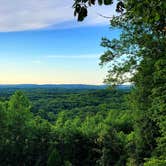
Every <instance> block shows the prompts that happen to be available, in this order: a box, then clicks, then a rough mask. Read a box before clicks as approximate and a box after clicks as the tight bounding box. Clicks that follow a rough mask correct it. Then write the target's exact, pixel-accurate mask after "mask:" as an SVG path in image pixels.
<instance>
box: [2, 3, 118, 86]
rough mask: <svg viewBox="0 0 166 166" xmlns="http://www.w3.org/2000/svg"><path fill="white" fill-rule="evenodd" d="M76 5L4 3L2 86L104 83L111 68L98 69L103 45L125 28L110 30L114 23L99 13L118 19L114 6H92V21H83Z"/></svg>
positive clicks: (90, 15) (90, 18)
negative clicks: (76, 16) (77, 16)
mask: <svg viewBox="0 0 166 166" xmlns="http://www.w3.org/2000/svg"><path fill="white" fill-rule="evenodd" d="M14 2H15V3H14ZM37 2H38V3H37ZM71 2H72V1H71V0H64V1H55V0H48V1H47V2H46V1H40V5H37V4H39V0H36V1H35V2H34V1H32V0H29V1H28V2H26V1H22V2H20V1H19V0H13V1H12V3H11V1H10V2H9V0H5V1H3V2H2V5H1V7H0V18H1V21H0V84H13V83H14V84H15V83H18V84H19V83H36V84H60V83H65V84H66V83H74V84H76V83H83V84H101V83H102V81H103V79H104V77H105V75H106V70H107V69H106V68H105V69H101V67H100V66H99V65H98V63H99V57H100V55H101V54H102V53H103V52H104V49H103V48H102V47H101V46H100V41H101V38H102V37H108V38H117V37H118V36H119V30H113V31H110V30H109V22H108V20H106V19H104V18H101V17H100V16H98V13H97V12H96V11H98V12H100V13H102V14H105V15H108V14H109V15H113V13H111V12H110V11H113V10H112V8H113V6H112V7H109V8H108V7H103V8H98V7H95V8H92V9H90V13H89V17H88V18H87V19H86V20H85V21H84V22H83V23H78V22H76V20H75V19H74V17H73V11H72V8H71V4H72V3H71ZM12 5H13V6H12ZM110 9H111V10H110ZM64 11H65V12H64ZM5 13H6V15H5Z"/></svg>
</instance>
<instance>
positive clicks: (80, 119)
mask: <svg viewBox="0 0 166 166" xmlns="http://www.w3.org/2000/svg"><path fill="white" fill-rule="evenodd" d="M110 93H115V92H113V91H112V92H111V91H110ZM116 93H117V92H116ZM123 93H124V94H125V92H123ZM91 95H92V94H91ZM96 95H97V96H100V97H101V96H102V97H105V96H107V95H108V92H107V91H103V92H102V91H100V93H99V94H98V92H97V94H96V92H95V93H93V95H92V96H93V97H97V96H96ZM92 96H91V97H92ZM118 97H120V96H119V95H117V96H116V98H115V97H114V101H115V102H116V100H115V99H117V100H118V101H119V99H118ZM73 100H75V98H73ZM81 100H82V102H83V98H82V99H81ZM85 100H86V98H85ZM90 102H92V103H93V100H90ZM29 103H30V102H29V101H28V99H27V98H26V97H25V95H24V94H23V93H21V92H16V93H15V94H14V95H13V96H12V97H11V98H10V100H9V101H5V102H1V103H0V115H1V116H0V118H1V121H0V124H1V125H0V130H1V135H0V144H1V146H0V153H1V154H2V155H1V156H0V163H1V165H2V166H3V165H4V166H5V165H13V166H15V165H41V166H42V165H43V166H44V165H66V166H71V165H75V166H84V165H87V166H88V165H89V166H90V165H103V164H104V165H105V164H106V165H110V164H113V165H123V164H124V163H125V162H126V157H125V156H126V154H127V151H126V148H125V140H127V137H128V134H130V133H131V132H133V130H132V127H127V128H125V127H122V126H123V125H124V124H125V123H126V124H128V125H129V124H130V125H131V126H132V125H133V124H132V121H130V119H131V117H126V116H127V115H128V116H130V115H132V113H131V112H130V111H128V110H107V111H104V110H103V111H102V110H100V111H98V112H96V111H94V110H90V111H93V112H96V113H94V114H86V112H85V113H84V114H85V115H84V116H83V112H82V114H76V115H75V116H74V114H75V112H73V113H72V111H73V110H70V113H69V111H68V112H67V111H60V112H59V113H58V114H57V115H54V116H56V118H55V120H54V122H53V121H52V120H51V121H50V122H51V123H50V122H49V121H47V120H45V119H43V118H41V117H40V116H39V115H37V114H36V115H34V114H32V113H31V112H30V109H31V105H30V104H29ZM101 108H105V107H101ZM93 109H95V107H94V108H93ZM42 113H44V110H43V111H42ZM50 116H51V115H50ZM116 117H117V118H119V120H117V121H116V120H115V119H116ZM127 130H128V131H127Z"/></svg>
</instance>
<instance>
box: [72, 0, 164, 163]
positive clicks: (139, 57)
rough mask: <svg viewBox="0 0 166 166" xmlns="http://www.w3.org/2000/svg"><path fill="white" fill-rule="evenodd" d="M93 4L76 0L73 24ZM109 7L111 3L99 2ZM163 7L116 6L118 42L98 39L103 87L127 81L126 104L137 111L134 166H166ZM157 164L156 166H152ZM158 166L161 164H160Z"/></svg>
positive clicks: (149, 1) (155, 2) (130, 1)
mask: <svg viewBox="0 0 166 166" xmlns="http://www.w3.org/2000/svg"><path fill="white" fill-rule="evenodd" d="M96 2H97V1H95V0H94V1H90V0H85V1H84V0H78V1H77V0H76V1H75V3H74V8H75V15H78V21H83V19H84V18H85V17H86V16H87V13H88V12H87V6H92V5H95V3H96ZM98 4H100V5H101V4H105V5H107V4H112V1H111V0H110V1H109V0H108V1H98ZM165 9H166V2H165V1H163V0H146V1H145V0H123V1H118V3H117V9H116V11H117V12H120V13H121V14H120V15H119V16H116V17H113V18H112V19H111V20H110V22H111V27H112V28H119V29H121V31H122V33H121V34H120V38H119V39H113V40H111V41H110V40H109V39H107V38H103V39H102V43H101V45H102V46H103V47H105V48H106V52H105V53H104V54H103V55H102V56H101V58H100V60H101V65H105V64H107V63H108V64H111V65H110V66H111V67H110V69H109V71H108V75H107V78H106V79H105V82H106V83H108V84H111V85H113V84H121V83H124V82H132V83H134V85H135V87H134V90H133V92H132V94H131V100H130V102H131V105H132V106H133V108H134V110H135V111H136V116H135V120H136V125H135V140H136V150H135V154H136V155H135V160H136V164H137V165H139V164H141V163H144V162H145V159H146V158H151V159H146V160H148V161H147V163H146V164H145V165H154V164H159V165H164V164H166V144H165V142H166V127H165V126H166V104H165V103H166V96H165V94H166V47H165V46H166V10H165ZM155 162H156V163H155ZM160 163H161V164H160Z"/></svg>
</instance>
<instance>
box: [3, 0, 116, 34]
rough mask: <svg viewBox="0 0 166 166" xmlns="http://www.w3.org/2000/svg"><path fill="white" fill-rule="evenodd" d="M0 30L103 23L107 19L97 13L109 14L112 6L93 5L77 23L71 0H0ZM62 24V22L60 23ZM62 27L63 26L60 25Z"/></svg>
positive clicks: (112, 10)
mask: <svg viewBox="0 0 166 166" xmlns="http://www.w3.org/2000/svg"><path fill="white" fill-rule="evenodd" d="M0 2H1V5H0V18H1V19H0V32H10V31H24V30H36V29H43V28H49V27H52V26H53V27H54V28H56V25H58V24H62V23H65V22H72V23H73V24H71V23H70V24H69V26H68V28H70V27H73V26H85V25H96V24H105V23H106V22H107V24H108V20H106V19H104V18H102V17H100V16H99V15H98V14H97V12H98V13H102V14H104V15H107V16H110V15H112V14H113V13H114V9H113V8H114V6H112V7H107V8H106V7H93V8H91V10H89V17H88V18H87V19H86V20H85V22H83V23H80V24H77V23H76V20H75V19H74V16H73V9H72V3H73V0H28V1H26V0H12V1H11V0H0ZM74 22H75V23H74ZM61 26H63V24H62V25H61ZM62 28H64V27H62Z"/></svg>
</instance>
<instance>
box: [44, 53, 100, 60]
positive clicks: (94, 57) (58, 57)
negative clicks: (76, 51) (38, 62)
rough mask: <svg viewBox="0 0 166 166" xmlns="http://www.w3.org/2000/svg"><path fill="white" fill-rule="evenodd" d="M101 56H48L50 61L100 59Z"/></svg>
mask: <svg viewBox="0 0 166 166" xmlns="http://www.w3.org/2000/svg"><path fill="white" fill-rule="evenodd" d="M100 55H101V54H96V55H95V54H89V55H87V54H86V55H47V56H45V58H48V59H98V58H99V57H100Z"/></svg>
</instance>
